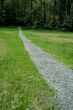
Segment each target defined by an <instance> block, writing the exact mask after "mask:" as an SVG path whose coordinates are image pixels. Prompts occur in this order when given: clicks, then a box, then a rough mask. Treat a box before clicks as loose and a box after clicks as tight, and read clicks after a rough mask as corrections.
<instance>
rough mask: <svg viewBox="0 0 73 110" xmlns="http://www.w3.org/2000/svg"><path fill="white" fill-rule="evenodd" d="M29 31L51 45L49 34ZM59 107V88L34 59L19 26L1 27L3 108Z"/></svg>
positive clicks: (0, 92) (52, 109)
mask: <svg viewBox="0 0 73 110" xmlns="http://www.w3.org/2000/svg"><path fill="white" fill-rule="evenodd" d="M45 34H47V33H45ZM26 35H27V36H29V35H30V36H31V37H30V38H32V40H33V41H34V42H36V43H37V44H39V43H40V44H39V45H41V46H42V47H44V49H46V48H45V46H48V42H49V40H48V41H46V39H48V37H47V35H48V34H47V35H46V37H44V36H42V35H44V33H43V34H42V33H40V31H38V32H37V34H36V31H31V32H29V31H26ZM41 36H42V37H41ZM34 37H35V38H34ZM46 42H47V43H46ZM71 42H72V40H71ZM44 45H45V46H44ZM70 45H71V44H70ZM52 48H53V47H52ZM46 50H48V47H47V49H46ZM56 107H57V95H56V91H55V90H54V89H53V88H52V87H51V86H50V84H49V85H48V84H47V82H46V81H45V80H44V78H43V76H41V74H40V73H39V72H38V71H37V69H36V67H35V65H34V64H33V62H32V61H31V60H30V57H29V55H28V53H27V52H26V51H25V49H24V46H23V44H22V41H21V40H20V39H19V36H18V30H17V29H16V28H0V110H55V109H56ZM56 110H57V109H56Z"/></svg>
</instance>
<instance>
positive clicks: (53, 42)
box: [24, 29, 73, 69]
mask: <svg viewBox="0 0 73 110" xmlns="http://www.w3.org/2000/svg"><path fill="white" fill-rule="evenodd" d="M24 33H25V35H26V36H27V37H28V38H29V39H31V41H32V42H33V43H35V44H36V45H38V46H40V47H42V48H43V49H44V50H45V51H46V52H48V53H49V54H51V55H52V56H53V57H55V58H57V59H58V60H59V61H61V62H62V63H64V64H65V65H67V66H69V67H70V68H72V69H73V33H70V32H58V31H47V30H30V29H29V30H24Z"/></svg>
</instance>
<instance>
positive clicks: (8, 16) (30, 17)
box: [0, 0, 73, 31]
mask: <svg viewBox="0 0 73 110" xmlns="http://www.w3.org/2000/svg"><path fill="white" fill-rule="evenodd" d="M0 25H21V26H25V27H33V28H46V29H61V30H71V31H73V0H0Z"/></svg>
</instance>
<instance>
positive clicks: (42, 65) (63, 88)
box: [19, 28, 73, 110]
mask: <svg viewBox="0 0 73 110" xmlns="http://www.w3.org/2000/svg"><path fill="white" fill-rule="evenodd" d="M19 36H20V38H21V39H22V41H23V44H24V46H25V49H26V50H27V51H28V53H29V55H30V58H31V59H32V61H33V62H34V64H35V65H36V66H37V68H38V70H39V72H40V73H41V74H42V75H43V76H44V78H45V79H46V80H47V81H48V83H50V84H51V85H52V86H53V87H54V88H55V89H56V90H57V92H58V98H59V103H60V105H59V107H58V110H73V71H72V70H70V69H68V68H67V67H66V66H64V65H63V64H62V63H60V62H59V61H57V60H56V59H54V58H53V57H51V56H50V55H49V54H48V53H46V52H45V51H44V50H43V49H41V48H40V47H38V46H36V45H35V44H33V43H32V42H31V41H30V40H29V39H28V38H26V37H25V36H24V35H23V32H22V31H21V28H19Z"/></svg>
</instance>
